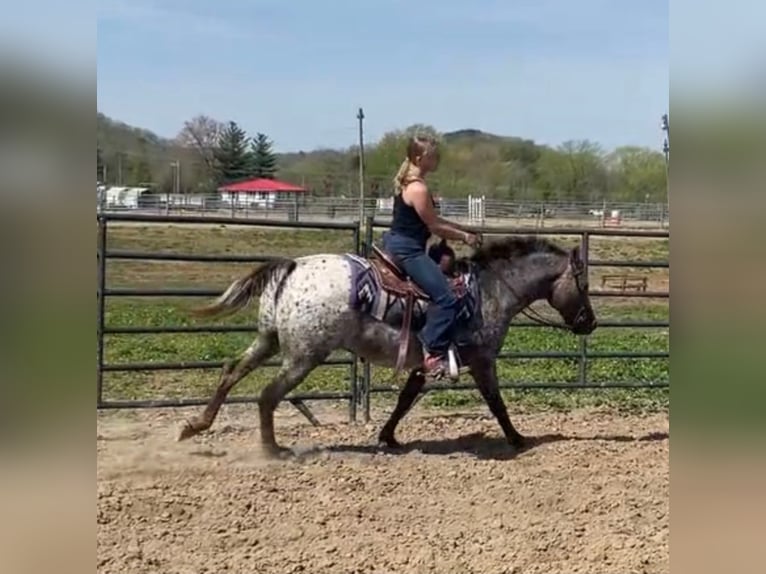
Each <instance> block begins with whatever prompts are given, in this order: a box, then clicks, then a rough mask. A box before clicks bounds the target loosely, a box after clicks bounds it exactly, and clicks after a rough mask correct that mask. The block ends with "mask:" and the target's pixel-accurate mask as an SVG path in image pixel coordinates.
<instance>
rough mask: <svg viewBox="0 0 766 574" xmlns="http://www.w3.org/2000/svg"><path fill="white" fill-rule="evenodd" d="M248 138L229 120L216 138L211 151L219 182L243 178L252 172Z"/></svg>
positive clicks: (243, 131)
mask: <svg viewBox="0 0 766 574" xmlns="http://www.w3.org/2000/svg"><path fill="white" fill-rule="evenodd" d="M248 140H249V138H248V137H247V134H246V133H245V130H243V129H242V128H240V127H239V126H238V125H237V124H236V122H229V123H228V124H227V126H226V127H225V128H224V130H223V131H222V132H221V135H220V137H219V138H218V147H217V148H216V150H215V151H214V152H213V155H214V157H215V166H216V176H217V178H218V182H219V183H225V182H230V181H236V180H239V179H244V178H246V177H249V176H250V175H251V174H252V168H251V159H250V153H249V152H248V149H247V147H248Z"/></svg>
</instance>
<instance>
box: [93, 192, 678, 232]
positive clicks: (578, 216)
mask: <svg viewBox="0 0 766 574" xmlns="http://www.w3.org/2000/svg"><path fill="white" fill-rule="evenodd" d="M438 207H439V211H440V212H441V215H442V216H443V217H445V218H447V219H453V220H456V221H460V222H464V223H468V224H472V225H509V224H511V225H519V226H524V227H540V228H542V227H561V226H575V227H576V226H596V227H610V226H613V227H629V228H636V229H657V228H660V229H665V228H668V227H669V225H670V217H669V211H668V206H667V204H665V203H648V202H645V203H631V202H610V201H607V202H604V201H601V202H564V201H550V202H542V201H509V200H499V199H492V198H487V197H483V196H469V197H467V198H465V197H464V198H443V199H441V200H440V201H439V205H438ZM392 209H393V200H392V199H391V198H371V199H369V200H365V205H364V213H365V216H367V217H369V216H374V217H375V218H377V219H380V220H386V219H387V218H390V217H391V212H392ZM97 210H98V211H109V212H115V211H126V210H130V211H139V212H142V213H165V214H171V213H172V214H179V213H193V214H195V215H205V214H209V215H215V216H221V215H231V216H232V217H241V218H257V219H276V220H283V221H327V220H336V221H355V220H357V219H358V218H359V200H358V199H357V198H347V197H311V196H307V195H297V194H296V195H294V196H293V198H292V199H277V200H274V201H270V202H266V203H264V202H254V201H245V200H240V199H238V200H236V201H234V202H222V201H221V199H220V198H219V197H216V196H199V195H183V194H181V195H162V194H158V195H152V194H148V195H141V197H140V198H139V200H138V202H137V203H136V204H133V203H132V202H131V203H130V204H126V205H119V204H116V203H114V202H106V201H103V200H102V201H99V202H98V203H97Z"/></svg>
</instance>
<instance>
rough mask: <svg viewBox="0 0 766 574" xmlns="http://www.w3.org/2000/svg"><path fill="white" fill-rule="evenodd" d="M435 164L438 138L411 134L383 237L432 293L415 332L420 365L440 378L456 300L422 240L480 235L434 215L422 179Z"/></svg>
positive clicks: (469, 239) (476, 239) (471, 239)
mask: <svg viewBox="0 0 766 574" xmlns="http://www.w3.org/2000/svg"><path fill="white" fill-rule="evenodd" d="M438 166H439V148H438V144H437V142H436V140H434V139H432V138H425V137H413V138H411V139H410V141H409V143H408V145H407V158H406V159H405V160H404V161H403V162H402V165H401V167H400V168H399V171H398V172H397V174H396V177H395V178H394V186H395V189H396V195H395V197H394V210H393V220H392V222H391V227H390V229H389V230H388V231H387V232H386V234H385V235H384V237H383V246H384V248H385V249H386V251H387V252H388V253H390V254H391V255H392V256H394V257H395V258H396V260H397V262H398V263H399V264H400V265H401V266H402V268H403V269H404V271H405V272H406V273H407V274H408V275H409V276H410V277H411V278H412V280H413V281H414V282H415V283H416V284H417V285H418V286H419V287H420V288H421V289H422V290H423V291H424V292H425V293H427V294H428V296H429V297H430V298H431V303H430V305H429V307H428V312H427V315H426V324H425V325H424V327H423V329H422V330H421V331H420V334H419V338H420V341H421V343H422V344H423V350H424V356H425V359H424V370H425V374H426V376H428V377H429V378H441V377H443V376H444V375H446V374H447V373H448V369H449V367H448V363H447V351H448V349H449V345H450V342H451V340H450V335H451V331H452V327H453V325H454V322H455V317H456V315H457V313H458V310H459V309H458V306H459V303H458V301H457V299H456V298H455V296H454V294H453V293H452V290H451V289H450V287H449V284H448V282H447V277H446V276H445V275H444V273H443V271H442V269H441V268H440V267H439V265H438V264H437V263H436V262H435V261H434V260H433V259H432V258H431V257H429V256H428V253H427V252H426V243H427V242H428V239H429V238H430V237H431V235H438V236H439V237H441V238H443V239H454V240H460V241H463V242H464V243H466V244H467V245H470V246H472V247H473V246H476V245H478V244H479V243H480V241H481V238H480V236H479V235H477V234H474V233H470V232H468V231H465V230H463V229H462V228H460V227H459V226H458V225H456V224H454V223H451V222H449V221H447V220H445V219H443V218H441V217H439V216H438V215H437V214H436V209H435V202H434V200H433V197H432V196H431V193H430V192H429V190H428V185H427V184H426V182H425V179H424V178H425V176H426V175H427V174H428V173H429V172H432V171H435V170H436V169H437V167H438Z"/></svg>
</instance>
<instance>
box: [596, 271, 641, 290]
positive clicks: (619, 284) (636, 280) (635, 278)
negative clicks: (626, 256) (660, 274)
mask: <svg viewBox="0 0 766 574" xmlns="http://www.w3.org/2000/svg"><path fill="white" fill-rule="evenodd" d="M648 286H649V279H648V278H647V277H645V276H643V275H628V274H627V273H618V274H612V275H602V276H601V288H602V289H603V288H605V287H606V288H609V289H616V290H618V291H646V289H647V287H648Z"/></svg>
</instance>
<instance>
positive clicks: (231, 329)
mask: <svg viewBox="0 0 766 574" xmlns="http://www.w3.org/2000/svg"><path fill="white" fill-rule="evenodd" d="M547 327H548V325H545V324H542V323H534V322H532V321H519V322H517V323H516V322H514V323H511V328H525V329H526V328H547ZM669 327H670V322H669V321H599V323H598V328H599V329H603V328H610V329H644V328H646V329H663V328H669ZM257 332H258V326H257V325H175V326H174V325H171V326H167V327H153V326H147V327H135V326H130V327H104V334H106V335H151V334H156V335H162V334H171V333H257Z"/></svg>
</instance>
